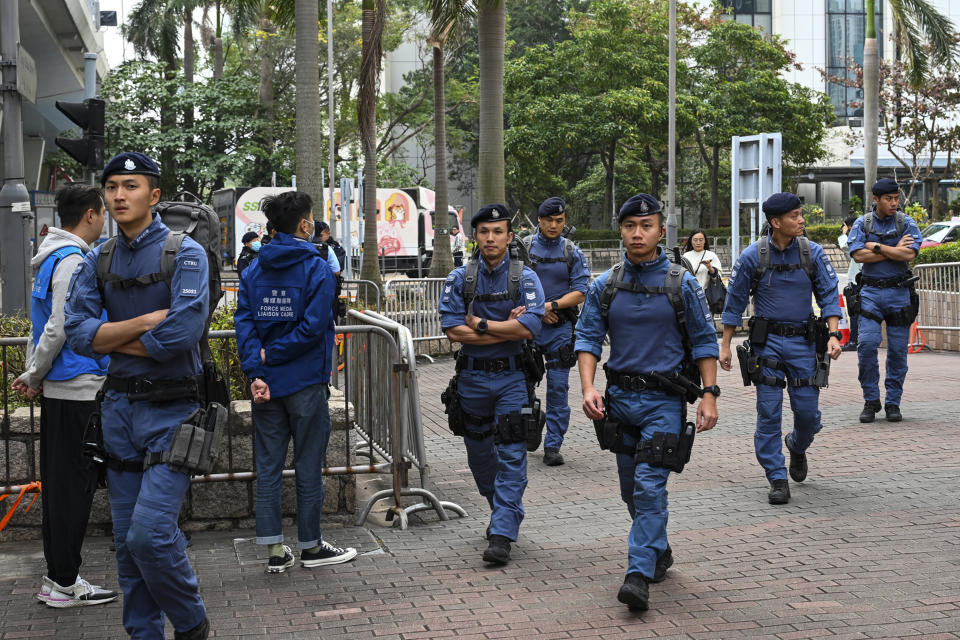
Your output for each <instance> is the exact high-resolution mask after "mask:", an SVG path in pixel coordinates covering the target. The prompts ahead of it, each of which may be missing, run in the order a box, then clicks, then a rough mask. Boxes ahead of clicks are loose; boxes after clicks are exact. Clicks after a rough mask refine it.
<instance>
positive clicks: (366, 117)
mask: <svg viewBox="0 0 960 640" xmlns="http://www.w3.org/2000/svg"><path fill="white" fill-rule="evenodd" d="M297 1H298V2H301V1H302V0H297ZM314 1H315V0H314ZM362 11H363V14H362V15H363V57H362V60H361V62H360V96H359V98H360V99H359V102H358V104H357V119H358V121H359V123H360V144H361V146H362V147H363V220H364V224H363V263H362V264H361V266H360V277H361V278H362V279H364V280H369V281H370V282H373V283H376V284H377V286H379V285H380V284H381V283H382V278H381V277H380V266H379V259H378V258H379V256H378V255H377V254H378V248H377V88H378V86H379V85H380V67H381V64H382V61H383V23H384V21H385V20H386V14H387V6H386V1H385V0H363V4H362ZM318 120H319V118H318ZM318 148H319V145H318Z"/></svg>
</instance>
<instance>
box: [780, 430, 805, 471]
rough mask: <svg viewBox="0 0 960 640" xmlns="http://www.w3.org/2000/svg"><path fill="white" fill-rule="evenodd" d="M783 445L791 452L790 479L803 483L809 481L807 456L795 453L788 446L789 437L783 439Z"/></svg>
mask: <svg viewBox="0 0 960 640" xmlns="http://www.w3.org/2000/svg"><path fill="white" fill-rule="evenodd" d="M783 444H784V445H786V447H787V451H790V477H791V478H793V481H794V482H803V481H804V480H806V479H807V454H805V453H794V452H793V451H791V450H790V445H788V444H787V436H784V437H783Z"/></svg>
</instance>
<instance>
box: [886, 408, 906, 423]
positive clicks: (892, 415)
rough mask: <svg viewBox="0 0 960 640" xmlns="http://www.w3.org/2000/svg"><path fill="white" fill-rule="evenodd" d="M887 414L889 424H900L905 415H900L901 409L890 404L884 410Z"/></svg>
mask: <svg viewBox="0 0 960 640" xmlns="http://www.w3.org/2000/svg"><path fill="white" fill-rule="evenodd" d="M883 410H884V411H885V412H886V413H887V422H900V421H901V420H903V414H902V413H900V407H899V406H897V405H895V404H888V405H887V406H885V407H884V408H883Z"/></svg>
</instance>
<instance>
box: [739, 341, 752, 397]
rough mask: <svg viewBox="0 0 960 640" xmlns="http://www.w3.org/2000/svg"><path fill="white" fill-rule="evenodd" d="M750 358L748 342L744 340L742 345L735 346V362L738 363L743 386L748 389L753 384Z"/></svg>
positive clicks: (750, 350) (750, 351)
mask: <svg viewBox="0 0 960 640" xmlns="http://www.w3.org/2000/svg"><path fill="white" fill-rule="evenodd" d="M751 357H752V349H751V348H750V341H749V340H744V341H743V344H741V345H738V346H737V361H738V362H739V363H740V377H741V378H743V386H745V387H749V386H750V385H751V384H752V383H753V378H752V377H751V371H752V369H753V367H752V366H751V363H750V360H751Z"/></svg>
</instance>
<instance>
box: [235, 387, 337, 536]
mask: <svg viewBox="0 0 960 640" xmlns="http://www.w3.org/2000/svg"><path fill="white" fill-rule="evenodd" d="M329 398H330V388H329V387H328V386H327V385H326V384H324V383H317V384H314V385H311V386H309V387H307V388H305V389H301V390H300V391H297V392H296V393H293V394H291V395H289V396H284V397H282V398H272V399H271V400H270V401H269V402H265V403H262V404H254V405H253V423H254V427H255V432H256V433H255V436H254V438H255V439H254V443H255V446H256V449H255V456H254V457H255V464H256V467H257V544H276V543H280V542H283V527H282V523H281V509H280V496H281V492H282V489H283V478H282V477H281V473H282V472H283V467H284V462H285V461H286V457H287V446H288V445H289V443H290V438H291V437H292V438H293V466H294V469H295V470H296V488H297V537H298V538H299V546H300V548H301V549H309V548H311V547H315V546H317V545H318V544H320V540H321V539H322V538H321V533H320V518H321V516H322V515H323V462H324V457H325V456H326V454H327V443H328V442H329V441H330V410H329V407H328V405H327V400H328V399H329Z"/></svg>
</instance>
